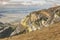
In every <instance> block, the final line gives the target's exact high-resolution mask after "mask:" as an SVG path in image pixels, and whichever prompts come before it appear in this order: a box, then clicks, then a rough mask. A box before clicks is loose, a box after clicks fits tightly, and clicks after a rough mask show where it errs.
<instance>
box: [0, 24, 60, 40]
mask: <svg viewBox="0 0 60 40" xmlns="http://www.w3.org/2000/svg"><path fill="white" fill-rule="evenodd" d="M0 40H60V23H57V24H54V25H51V26H49V27H46V28H42V29H41V30H37V31H34V32H30V33H26V34H22V35H16V36H13V37H8V38H4V39H0Z"/></svg>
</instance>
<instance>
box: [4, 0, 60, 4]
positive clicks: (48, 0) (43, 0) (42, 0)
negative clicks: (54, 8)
mask: <svg viewBox="0 0 60 40" xmlns="http://www.w3.org/2000/svg"><path fill="white" fill-rule="evenodd" d="M22 1H23V2H22ZM10 2H22V3H21V4H24V5H31V4H41V5H43V4H54V3H57V4H60V0H10ZM29 2H32V3H29ZM3 4H6V2H4V3H3Z"/></svg>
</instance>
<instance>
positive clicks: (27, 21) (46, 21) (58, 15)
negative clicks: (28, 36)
mask: <svg viewBox="0 0 60 40" xmlns="http://www.w3.org/2000/svg"><path fill="white" fill-rule="evenodd" d="M58 22H60V6H57V7H52V8H48V9H42V10H38V11H34V12H31V13H30V14H29V15H27V16H26V17H25V18H24V19H22V21H21V24H22V25H23V27H25V28H26V29H27V31H28V32H31V31H34V30H37V29H41V28H43V27H48V26H49V25H51V24H54V23H58Z"/></svg>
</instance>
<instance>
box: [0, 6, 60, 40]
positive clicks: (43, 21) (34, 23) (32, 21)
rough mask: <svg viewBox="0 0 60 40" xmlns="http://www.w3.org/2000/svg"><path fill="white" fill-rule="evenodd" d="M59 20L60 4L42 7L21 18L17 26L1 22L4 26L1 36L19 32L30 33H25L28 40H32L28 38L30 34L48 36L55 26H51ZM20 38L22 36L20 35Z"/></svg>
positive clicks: (0, 32)
mask: <svg viewBox="0 0 60 40" xmlns="http://www.w3.org/2000/svg"><path fill="white" fill-rule="evenodd" d="M59 22H60V6H57V7H52V8H49V9H42V10H38V11H34V12H31V13H30V14H29V15H27V16H26V17H25V18H23V19H22V20H21V22H20V23H19V24H18V25H16V26H14V25H11V24H8V23H7V24H3V23H0V27H2V28H1V30H0V38H1V37H9V36H14V35H17V34H24V33H28V34H25V35H27V37H26V40H30V39H29V38H28V36H30V35H33V36H35V35H36V36H38V35H44V36H42V37H45V36H46V35H47V36H48V34H50V32H49V31H50V30H51V29H53V28H51V29H50V26H52V27H54V26H53V24H56V23H59ZM59 24H60V23H59ZM55 26H56V25H55ZM57 26H58V27H59V25H58V24H57ZM45 27H47V28H46V29H43V28H45ZM6 28H7V29H6ZM41 29H42V30H41ZM57 29H58V28H57ZM36 30H37V32H34V31H36ZM40 30H41V31H40ZM43 30H46V32H47V33H48V34H47V33H44V32H45V31H43ZM54 30H55V29H54ZM30 32H31V33H32V34H31V33H30ZM40 32H42V33H41V34H39V33H40ZM54 32H55V31H54ZM34 33H35V34H34ZM45 34H46V35H45ZM47 36H46V37H47ZM51 36H52V34H51ZM39 37H40V36H38V39H39ZM49 37H50V36H49ZM9 38H10V37H9ZM13 38H14V37H13ZM13 38H12V39H13ZM18 38H20V36H19V37H18ZM23 38H25V37H23ZM27 38H28V39H27ZM32 38H33V37H32ZM35 38H36V37H35ZM20 39H21V40H24V39H22V38H20ZM44 39H45V38H44ZM18 40H19V39H18ZM31 40H32V39H31ZM34 40H35V39H34Z"/></svg>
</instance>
